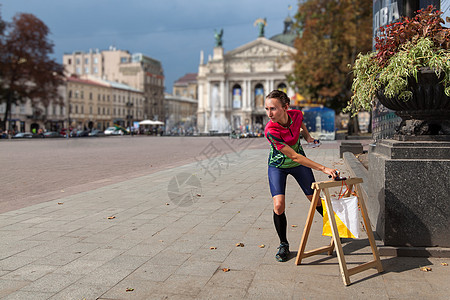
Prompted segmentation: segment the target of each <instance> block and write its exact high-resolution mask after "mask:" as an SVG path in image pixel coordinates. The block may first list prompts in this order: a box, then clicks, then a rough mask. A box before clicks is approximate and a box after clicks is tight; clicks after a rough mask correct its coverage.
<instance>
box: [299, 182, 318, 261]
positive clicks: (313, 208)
mask: <svg viewBox="0 0 450 300" xmlns="http://www.w3.org/2000/svg"><path fill="white" fill-rule="evenodd" d="M319 198H320V190H314V194H313V198H312V200H311V205H310V206H309V212H308V218H307V219H306V225H305V229H303V235H302V240H301V241H300V247H299V248H298V252H297V258H296V260H295V264H296V265H299V264H300V263H301V262H302V255H303V253H304V252H305V247H306V241H307V240H308V236H309V231H310V230H311V225H312V221H313V218H314V213H315V212H316V206H317V203H318V201H319Z"/></svg>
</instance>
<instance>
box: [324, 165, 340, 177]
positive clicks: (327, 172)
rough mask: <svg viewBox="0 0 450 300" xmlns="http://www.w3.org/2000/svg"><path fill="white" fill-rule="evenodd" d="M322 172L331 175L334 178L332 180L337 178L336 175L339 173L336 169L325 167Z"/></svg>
mask: <svg viewBox="0 0 450 300" xmlns="http://www.w3.org/2000/svg"><path fill="white" fill-rule="evenodd" d="M322 172H324V173H325V174H327V175H330V176H331V177H332V179H334V178H336V173H337V170H336V169H330V168H327V167H325V168H324V169H323V171H322Z"/></svg>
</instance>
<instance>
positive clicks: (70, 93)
mask: <svg viewBox="0 0 450 300" xmlns="http://www.w3.org/2000/svg"><path fill="white" fill-rule="evenodd" d="M69 98H72V90H69Z"/></svg>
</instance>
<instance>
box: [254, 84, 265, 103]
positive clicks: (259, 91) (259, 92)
mask: <svg viewBox="0 0 450 300" xmlns="http://www.w3.org/2000/svg"><path fill="white" fill-rule="evenodd" d="M255 107H256V108H260V107H264V86H263V85H262V84H261V83H258V84H257V85H256V86H255Z"/></svg>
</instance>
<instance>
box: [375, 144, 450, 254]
mask: <svg viewBox="0 0 450 300" xmlns="http://www.w3.org/2000/svg"><path fill="white" fill-rule="evenodd" d="M368 194H369V201H367V202H368V203H367V206H368V211H369V217H370V220H371V221H372V223H373V225H374V226H375V230H376V232H377V233H378V235H379V236H380V237H381V238H382V240H383V242H384V244H385V245H386V246H400V247H403V246H412V247H435V246H438V247H450V142H449V141H429V142H427V141H415V142H412V141H396V140H382V141H379V142H378V143H377V144H376V145H371V146H370V148H369V191H368Z"/></svg>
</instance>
